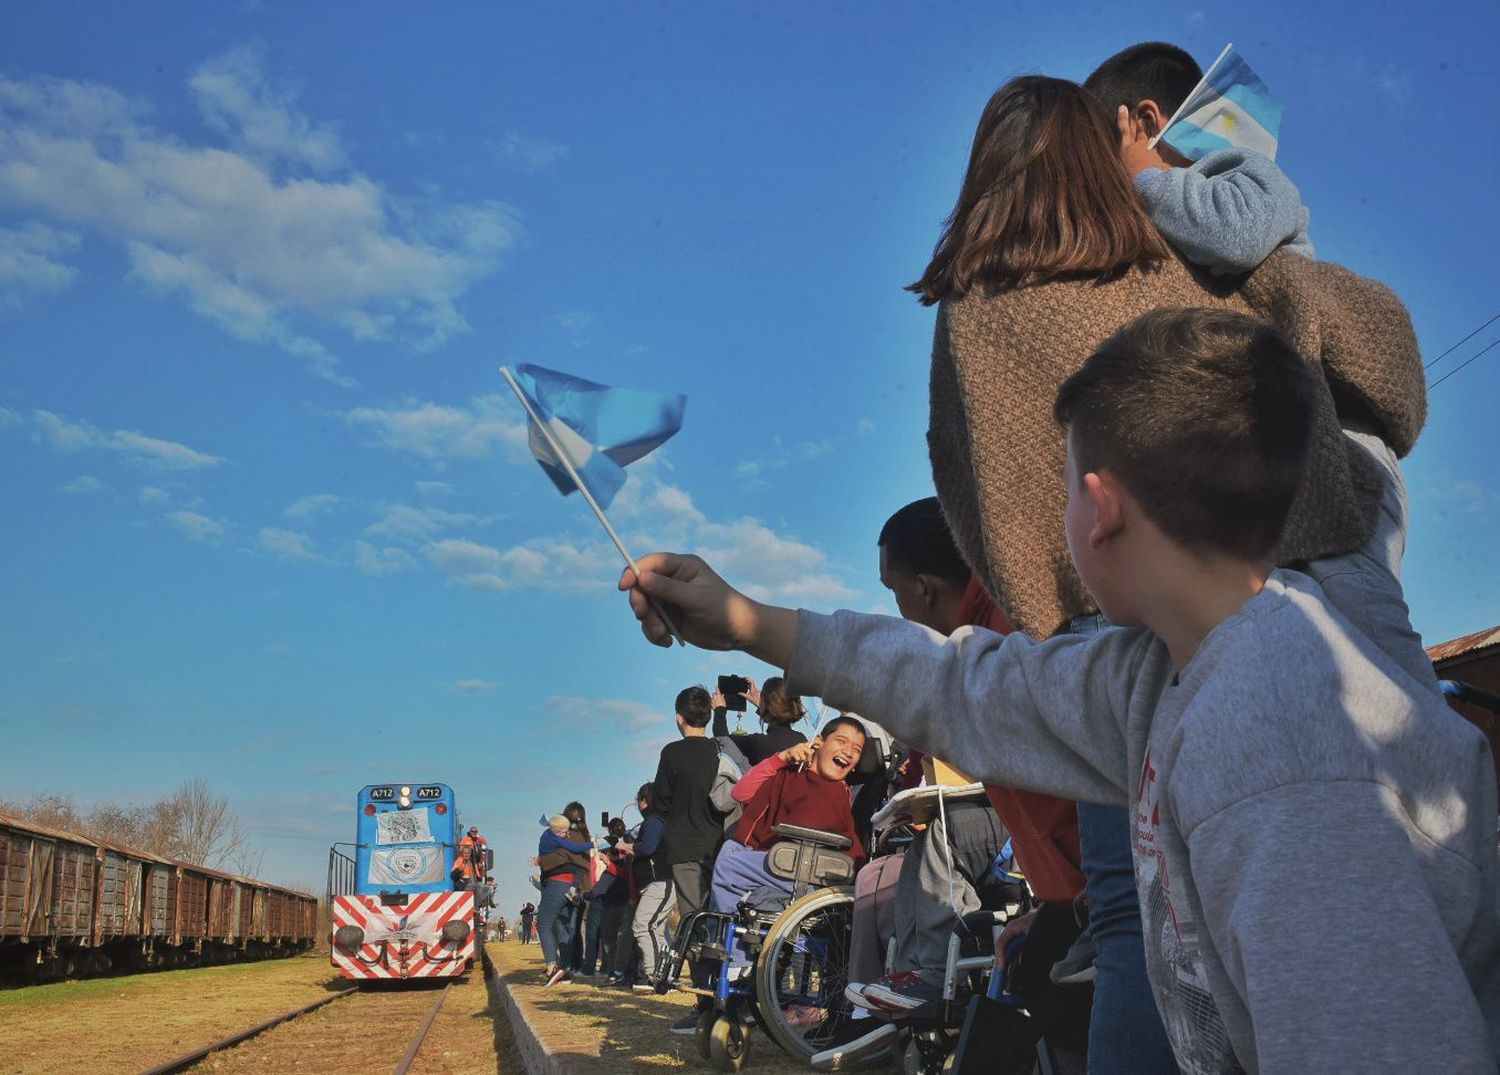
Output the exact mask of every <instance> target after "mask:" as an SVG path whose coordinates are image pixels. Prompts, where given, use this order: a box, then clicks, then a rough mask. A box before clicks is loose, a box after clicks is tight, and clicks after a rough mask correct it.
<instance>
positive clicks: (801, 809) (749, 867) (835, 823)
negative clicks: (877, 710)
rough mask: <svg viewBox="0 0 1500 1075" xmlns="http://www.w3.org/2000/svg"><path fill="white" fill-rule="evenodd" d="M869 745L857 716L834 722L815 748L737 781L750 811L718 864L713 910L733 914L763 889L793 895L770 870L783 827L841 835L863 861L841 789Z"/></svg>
mask: <svg viewBox="0 0 1500 1075" xmlns="http://www.w3.org/2000/svg"><path fill="white" fill-rule="evenodd" d="M864 746H865V729H864V726H863V725H862V724H860V722H859V721H857V720H855V719H854V718H853V717H837V718H835V719H834V720H831V721H829V722H828V725H827V726H826V727H825V728H824V729H823V731H822V733H821V734H819V735H818V736H817V738H815V739H814V740H813V741H812V742H811V743H798V744H796V745H795V746H791V747H788V748H787V749H785V750H783V751H781V753H779V754H773V755H772V756H771V757H769V758H767V759H766V760H765V761H763V762H761V763H760V764H759V765H756V766H754V767H752V768H751V769H750V771H749V772H748V773H746V774H745V775H744V776H743V777H741V778H740V780H739V782H738V783H737V784H735V786H734V799H735V801H736V802H738V803H740V804H741V805H743V806H744V808H745V812H744V814H743V816H741V818H740V824H739V827H738V828H737V829H736V830H735V834H734V839H732V840H726V841H724V845H723V846H722V847H721V848H719V855H718V858H717V859H715V860H714V875H713V885H712V890H711V895H710V897H709V906H710V908H711V909H712V910H714V911H719V912H730V911H734V910H735V909H736V908H737V907H738V906H739V903H740V900H742V899H744V898H745V897H746V896H747V895H751V894H754V893H755V892H756V891H757V890H759V889H762V888H771V889H779V890H780V891H781V892H783V893H785V894H786V895H787V896H790V895H791V892H792V882H791V881H788V880H787V879H786V878H784V877H780V876H777V875H776V874H775V873H772V872H771V871H770V870H769V869H767V866H766V855H767V851H768V849H769V848H770V847H771V845H772V844H774V843H775V842H776V840H777V835H776V826H778V825H796V826H799V827H801V828H804V829H816V830H819V831H821V832H829V833H835V834H837V835H839V836H843V837H845V838H847V839H848V841H849V845H848V847H849V854H850V856H851V857H852V858H853V859H854V861H855V862H856V863H857V862H859V861H860V860H861V859H863V858H864V848H863V847H861V846H860V842H859V836H858V834H857V833H856V832H855V829H854V813H853V811H852V809H851V808H850V797H849V787H848V785H847V784H845V783H844V780H845V778H846V777H847V776H848V775H849V774H850V773H851V772H853V771H854V767H855V766H856V765H858V764H859V756H860V753H861V752H862V751H863V750H864ZM785 902H786V901H785V900H783V901H782V903H783V905H785Z"/></svg>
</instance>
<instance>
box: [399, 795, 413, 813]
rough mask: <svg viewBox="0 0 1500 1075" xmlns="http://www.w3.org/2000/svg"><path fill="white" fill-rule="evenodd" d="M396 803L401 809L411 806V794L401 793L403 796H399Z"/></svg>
mask: <svg viewBox="0 0 1500 1075" xmlns="http://www.w3.org/2000/svg"><path fill="white" fill-rule="evenodd" d="M397 805H398V806H400V807H401V809H403V810H405V809H407V808H409V807H410V806H411V796H410V795H403V796H401V798H400V799H399V800H398V801H397Z"/></svg>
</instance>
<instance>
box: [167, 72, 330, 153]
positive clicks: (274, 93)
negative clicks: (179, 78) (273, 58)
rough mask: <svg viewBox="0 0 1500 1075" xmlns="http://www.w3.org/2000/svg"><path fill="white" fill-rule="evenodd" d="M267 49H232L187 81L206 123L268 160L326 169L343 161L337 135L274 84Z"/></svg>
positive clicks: (239, 145) (239, 147) (243, 148)
mask: <svg viewBox="0 0 1500 1075" xmlns="http://www.w3.org/2000/svg"><path fill="white" fill-rule="evenodd" d="M264 67H265V49H263V48H260V47H253V46H252V47H246V48H239V49H235V50H233V51H232V52H228V53H226V54H225V55H223V56H220V57H218V58H216V59H212V60H209V61H208V62H207V63H205V64H204V65H203V66H202V67H200V68H198V71H197V73H196V74H194V75H193V77H192V79H191V80H190V81H189V83H188V85H189V86H191V87H192V89H193V93H194V95H195V96H196V97H197V98H198V107H199V108H200V109H201V110H202V112H203V118H204V119H205V120H206V121H207V122H208V125H209V126H210V127H212V128H213V129H214V130H216V131H218V132H219V133H220V134H222V135H224V136H225V137H226V138H228V139H229V140H230V142H231V144H233V145H234V146H235V147H236V148H238V149H240V150H241V151H242V152H244V153H246V154H247V155H249V156H252V157H256V158H257V159H260V160H263V161H265V162H266V163H274V162H276V161H283V160H284V161H291V162H294V163H301V164H306V165H307V166H308V167H310V168H312V169H314V170H315V171H319V172H324V171H328V170H329V169H332V168H337V167H339V166H340V165H342V164H343V163H344V150H343V147H342V146H340V145H339V140H338V135H337V134H335V133H334V131H333V128H332V127H330V126H328V125H326V124H314V123H312V122H311V121H310V120H308V119H307V117H305V116H303V115H302V114H301V113H299V112H298V111H297V110H296V108H295V107H294V105H295V98H294V97H293V95H292V94H290V93H287V92H285V91H284V90H278V89H277V88H276V87H274V86H272V85H271V84H270V83H269V81H268V80H267V78H266V73H265V69H264Z"/></svg>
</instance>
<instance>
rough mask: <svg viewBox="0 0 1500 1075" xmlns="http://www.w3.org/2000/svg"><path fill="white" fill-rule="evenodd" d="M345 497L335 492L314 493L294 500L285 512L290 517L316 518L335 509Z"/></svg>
mask: <svg viewBox="0 0 1500 1075" xmlns="http://www.w3.org/2000/svg"><path fill="white" fill-rule="evenodd" d="M343 499H344V498H343V497H341V496H338V495H337V494H335V493H313V494H312V495H310V496H303V497H298V498H297V499H296V500H294V501H292V502H291V503H290V504H288V505H287V506H286V511H285V512H284V513H283V514H285V515H286V517H287V518H289V519H316V518H317V517H318V516H319V515H324V514H326V513H327V512H329V511H331V510H333V509H334V508H335V507H337V506H338V504H339V503H340V502H341V501H342V500H343Z"/></svg>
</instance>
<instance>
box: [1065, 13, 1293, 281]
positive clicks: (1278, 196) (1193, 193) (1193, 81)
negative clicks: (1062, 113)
mask: <svg viewBox="0 0 1500 1075" xmlns="http://www.w3.org/2000/svg"><path fill="white" fill-rule="evenodd" d="M1201 77H1202V72H1200V71H1199V70H1198V65H1197V64H1196V63H1194V62H1193V58H1192V57H1191V56H1189V55H1188V54H1187V53H1185V52H1183V51H1182V50H1181V49H1180V48H1177V47H1176V46H1175V45H1165V44H1162V43H1160V42H1150V43H1147V44H1144V45H1132V46H1131V47H1130V48H1128V49H1125V50H1124V51H1123V52H1119V53H1116V54H1115V55H1114V56H1111V57H1110V58H1109V59H1107V60H1105V61H1104V62H1103V63H1102V64H1100V65H1099V68H1098V69H1097V70H1096V71H1095V72H1094V73H1093V74H1091V75H1090V76H1089V77H1088V78H1087V79H1086V80H1085V81H1084V84H1083V86H1084V89H1086V90H1088V91H1089V92H1090V93H1091V94H1093V95H1094V97H1095V98H1096V99H1097V100H1098V101H1099V103H1100V105H1102V106H1103V107H1104V108H1105V109H1106V110H1107V111H1108V112H1109V113H1110V114H1111V118H1112V119H1113V121H1114V123H1115V124H1116V127H1117V129H1118V130H1119V135H1120V155H1121V160H1122V162H1123V163H1124V165H1125V170H1126V171H1127V172H1129V173H1130V175H1131V180H1132V182H1133V183H1134V184H1135V189H1136V193H1137V194H1139V195H1140V198H1141V202H1142V204H1144V205H1145V207H1146V211H1147V212H1148V213H1149V214H1150V215H1151V220H1152V222H1153V223H1154V224H1155V225H1156V226H1157V227H1158V228H1159V229H1160V230H1161V233H1162V234H1163V235H1165V236H1166V237H1167V240H1168V241H1169V242H1170V243H1171V244H1172V246H1173V247H1175V248H1176V249H1177V251H1178V252H1179V253H1181V254H1182V256H1183V257H1185V258H1187V259H1188V260H1189V261H1191V262H1192V263H1193V264H1195V265H1202V266H1204V267H1205V268H1207V269H1210V270H1212V271H1214V272H1226V273H1238V272H1248V271H1249V270H1251V269H1253V268H1255V267H1256V266H1257V265H1259V264H1260V263H1261V262H1262V261H1264V260H1265V259H1266V258H1267V257H1268V256H1269V255H1270V253H1271V251H1273V250H1275V249H1276V248H1277V247H1278V246H1285V247H1286V248H1287V249H1288V250H1290V251H1292V252H1293V253H1296V254H1301V255H1302V256H1303V257H1309V258H1310V257H1312V256H1313V247H1312V241H1311V240H1310V239H1309V238H1308V236H1307V224H1308V219H1309V214H1308V211H1307V207H1306V206H1304V205H1303V204H1302V195H1301V194H1299V193H1298V191H1297V188H1296V186H1294V185H1293V184H1292V181H1291V180H1290V179H1288V178H1287V177H1286V174H1285V173H1284V172H1282V170H1281V169H1280V168H1278V167H1277V166H1276V162H1275V161H1273V160H1272V159H1271V158H1270V157H1267V156H1265V155H1264V154H1261V153H1256V152H1253V151H1251V150H1248V149H1240V148H1237V147H1226V148H1223V149H1217V150H1214V151H1213V152H1211V153H1206V154H1204V155H1203V156H1202V157H1200V158H1199V159H1197V160H1189V159H1188V158H1187V157H1185V156H1183V155H1182V154H1181V153H1179V152H1177V151H1176V150H1175V149H1173V148H1172V146H1171V145H1170V144H1169V143H1167V142H1164V141H1159V142H1157V143H1156V144H1155V145H1152V139H1154V138H1156V137H1157V136H1158V135H1160V134H1161V133H1162V131H1163V130H1164V129H1165V127H1166V125H1167V123H1168V122H1169V121H1170V120H1171V118H1172V115H1173V113H1175V112H1176V111H1177V109H1178V108H1179V107H1180V106H1181V105H1182V102H1183V101H1184V100H1186V98H1187V96H1188V94H1190V93H1192V91H1193V88H1194V87H1195V86H1196V85H1197V83H1198V80H1199V79H1200V78H1201Z"/></svg>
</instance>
